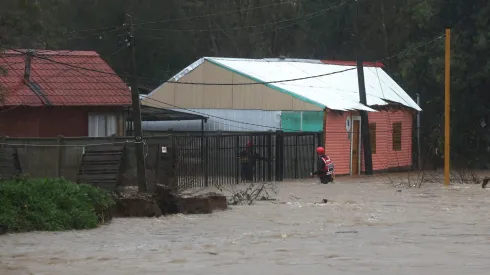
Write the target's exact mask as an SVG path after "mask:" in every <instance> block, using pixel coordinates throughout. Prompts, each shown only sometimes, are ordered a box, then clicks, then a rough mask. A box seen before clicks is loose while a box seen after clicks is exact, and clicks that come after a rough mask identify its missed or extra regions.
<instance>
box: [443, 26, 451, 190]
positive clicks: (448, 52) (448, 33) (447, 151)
mask: <svg viewBox="0 0 490 275" xmlns="http://www.w3.org/2000/svg"><path fill="white" fill-rule="evenodd" d="M445 59H446V62H445V64H446V65H445V67H446V69H445V74H446V75H445V104H444V122H445V123H444V132H445V133H444V185H446V186H449V178H450V162H449V159H450V153H451V146H450V145H451V143H450V134H451V131H450V130H451V129H450V127H451V123H450V113H451V93H450V88H451V81H450V77H451V30H450V29H446V58H445Z"/></svg>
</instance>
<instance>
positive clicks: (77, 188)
mask: <svg viewBox="0 0 490 275" xmlns="http://www.w3.org/2000/svg"><path fill="white" fill-rule="evenodd" d="M113 204H114V201H113V200H112V197H111V196H110V194H108V193H107V192H105V191H103V190H101V189H98V188H95V187H92V186H90V185H86V184H74V183H72V182H70V181H67V180H65V179H30V178H18V179H13V180H8V181H3V182H0V224H2V225H6V226H7V227H8V229H9V231H13V232H26V231H34V230H38V231H61V230H71V229H90V228H95V227H97V226H98V224H99V223H100V222H101V221H103V215H104V213H106V212H107V211H108V210H109V209H110V207H111V206H112V205H113Z"/></svg>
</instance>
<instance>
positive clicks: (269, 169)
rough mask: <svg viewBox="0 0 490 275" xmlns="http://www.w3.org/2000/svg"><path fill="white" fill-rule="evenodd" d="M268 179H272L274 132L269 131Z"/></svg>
mask: <svg viewBox="0 0 490 275" xmlns="http://www.w3.org/2000/svg"><path fill="white" fill-rule="evenodd" d="M266 143H267V145H266V146H267V160H268V161H267V181H272V159H273V157H272V133H271V132H268V133H267V141H266Z"/></svg>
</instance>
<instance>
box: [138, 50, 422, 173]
mask: <svg viewBox="0 0 490 275" xmlns="http://www.w3.org/2000/svg"><path fill="white" fill-rule="evenodd" d="M382 67H383V64H381V63H373V62H370V63H366V64H365V66H364V76H365V84H366V97H367V104H366V105H364V104H361V103H359V88H358V82H357V72H356V66H355V62H346V61H325V60H311V59H291V58H266V59H243V58H222V57H203V58H201V59H199V60H198V61H196V62H194V63H193V64H191V65H189V66H188V67H187V68H185V69H183V70H182V71H181V72H180V73H178V74H177V75H175V76H174V77H172V78H171V79H170V80H171V81H172V83H165V84H162V85H161V86H160V87H158V88H157V89H155V90H154V91H152V92H151V93H150V94H149V95H148V96H147V98H145V99H144V100H143V101H142V103H143V104H148V105H151V104H154V103H153V102H165V103H166V104H169V105H170V106H177V107H178V108H184V109H192V110H198V111H200V110H201V111H203V112H204V111H209V110H212V111H218V110H219V111H227V112H230V113H233V111H236V110H249V111H266V112H270V114H272V115H273V116H279V117H284V114H285V113H300V114H301V117H303V115H305V116H306V114H307V113H308V116H309V117H311V116H310V115H312V113H313V116H312V117H315V119H316V120H315V121H314V122H313V123H310V124H309V126H312V125H313V126H314V127H313V128H315V130H313V131H321V130H322V129H323V131H324V132H325V147H326V151H327V154H328V155H329V156H330V157H331V158H332V160H333V161H334V162H335V163H336V173H337V175H343V174H344V175H349V174H350V175H356V174H360V173H361V171H362V161H363V160H362V146H361V142H360V141H361V134H360V132H361V131H360V127H361V125H360V123H361V122H360V117H359V111H360V110H366V111H368V112H369V123H370V125H369V126H370V129H371V136H372V140H371V141H372V145H373V146H372V147H373V165H374V169H375V171H382V170H392V169H400V168H406V167H410V166H411V165H412V121H413V118H414V115H415V114H416V112H417V111H421V109H420V107H419V106H418V105H417V104H416V103H415V102H414V101H413V99H412V98H411V97H410V96H409V95H408V94H407V93H406V92H405V91H404V90H403V89H402V88H401V87H400V86H399V85H398V84H397V83H396V82H395V81H394V80H393V79H392V78H391V77H390V76H389V75H388V74H387V73H386V72H385V71H384V70H383V69H382ZM178 82H190V83H192V82H195V83H226V84H225V85H179V83H178ZM229 84H232V85H229ZM221 113H224V112H221ZM228 119H231V120H233V121H234V123H239V121H237V120H239V119H237V117H235V116H234V115H233V116H230V117H228ZM271 121H273V120H272V119H271ZM274 121H281V119H275V120H274ZM228 123H229V122H228ZM244 123H248V124H244V125H243V126H244V127H251V126H250V123H252V124H253V125H259V126H261V127H259V129H260V131H267V130H272V131H274V130H277V129H283V130H284V131H286V130H285V128H284V127H283V126H284V123H283V121H281V125H277V124H276V125H272V122H270V121H268V120H267V119H265V116H264V117H263V118H262V116H260V117H259V119H254V116H249V117H248V118H247V119H246V121H245V120H244ZM346 124H347V125H350V128H349V129H346ZM322 126H324V127H322ZM301 130H302V128H300V131H301ZM294 131H296V130H294ZM309 131H312V130H311V128H309ZM313 153H314V152H312V154H313ZM312 156H313V155H312Z"/></svg>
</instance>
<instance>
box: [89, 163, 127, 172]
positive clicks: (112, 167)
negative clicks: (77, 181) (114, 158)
mask: <svg viewBox="0 0 490 275" xmlns="http://www.w3.org/2000/svg"><path fill="white" fill-rule="evenodd" d="M99 170H101V171H103V170H111V171H112V170H116V171H119V164H118V163H115V164H101V165H92V164H90V165H89V164H87V165H82V166H81V167H80V171H99Z"/></svg>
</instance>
